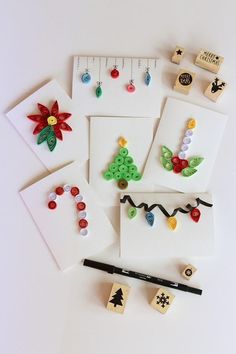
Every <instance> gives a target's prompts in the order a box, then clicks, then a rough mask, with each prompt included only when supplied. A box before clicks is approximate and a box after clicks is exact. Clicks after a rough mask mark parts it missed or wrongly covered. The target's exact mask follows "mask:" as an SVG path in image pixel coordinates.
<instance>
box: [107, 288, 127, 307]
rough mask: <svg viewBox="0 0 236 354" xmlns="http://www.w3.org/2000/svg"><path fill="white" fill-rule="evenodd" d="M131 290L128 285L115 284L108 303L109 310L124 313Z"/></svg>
mask: <svg viewBox="0 0 236 354" xmlns="http://www.w3.org/2000/svg"><path fill="white" fill-rule="evenodd" d="M129 290H130V288H129V287H128V286H126V285H122V284H119V283H113V285H112V289H111V293H110V296H109V299H108V302H107V309H108V310H111V311H114V312H118V313H123V312H124V310H125V304H126V301H127V299H128V295H129Z"/></svg>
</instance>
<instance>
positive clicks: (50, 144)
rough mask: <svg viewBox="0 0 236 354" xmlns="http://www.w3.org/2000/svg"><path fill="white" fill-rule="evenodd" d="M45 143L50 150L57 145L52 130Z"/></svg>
mask: <svg viewBox="0 0 236 354" xmlns="http://www.w3.org/2000/svg"><path fill="white" fill-rule="evenodd" d="M47 144H48V148H49V150H50V151H53V150H54V149H55V146H56V145H57V138H56V135H55V133H54V131H53V130H51V131H50V133H49V134H48V136H47Z"/></svg>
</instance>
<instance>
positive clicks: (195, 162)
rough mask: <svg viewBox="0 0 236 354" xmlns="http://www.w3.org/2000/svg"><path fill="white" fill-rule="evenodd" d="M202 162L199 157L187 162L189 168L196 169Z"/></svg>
mask: <svg viewBox="0 0 236 354" xmlns="http://www.w3.org/2000/svg"><path fill="white" fill-rule="evenodd" d="M203 160H204V158H203V157H200V156H194V157H192V158H191V159H190V161H189V166H190V167H197V166H198V165H200V163H201V162H202V161H203Z"/></svg>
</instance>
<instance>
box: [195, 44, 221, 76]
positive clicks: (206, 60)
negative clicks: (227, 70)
mask: <svg viewBox="0 0 236 354" xmlns="http://www.w3.org/2000/svg"><path fill="white" fill-rule="evenodd" d="M223 61H224V58H223V57H221V56H220V55H217V54H215V53H212V52H209V51H208V50H204V49H201V50H200V52H199V53H198V56H197V58H196V61H195V65H198V66H200V67H201V68H203V69H206V70H209V71H211V72H213V73H215V74H217V73H218V71H219V69H220V66H221V64H222V63H223Z"/></svg>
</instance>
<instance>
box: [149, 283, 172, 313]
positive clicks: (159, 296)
mask: <svg viewBox="0 0 236 354" xmlns="http://www.w3.org/2000/svg"><path fill="white" fill-rule="evenodd" d="M173 300H174V295H172V294H171V293H169V292H168V291H167V290H165V289H163V288H160V289H158V291H157V293H156V294H155V296H154V298H153V300H152V302H151V306H152V307H153V308H154V309H155V310H157V311H159V312H161V313H166V311H167V310H168V309H169V307H170V305H171V303H172V301H173Z"/></svg>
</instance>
